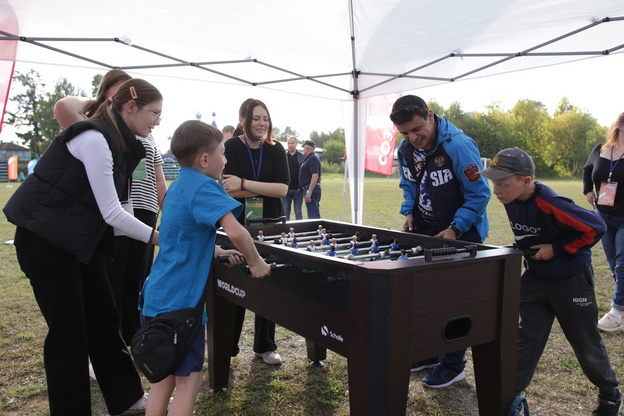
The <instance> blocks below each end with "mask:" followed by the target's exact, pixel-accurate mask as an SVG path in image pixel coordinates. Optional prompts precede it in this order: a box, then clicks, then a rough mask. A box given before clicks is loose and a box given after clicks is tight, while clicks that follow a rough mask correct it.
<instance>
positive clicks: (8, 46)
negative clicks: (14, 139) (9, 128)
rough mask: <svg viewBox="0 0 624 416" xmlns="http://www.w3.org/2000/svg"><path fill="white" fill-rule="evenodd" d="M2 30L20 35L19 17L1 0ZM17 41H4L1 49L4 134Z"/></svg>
mask: <svg viewBox="0 0 624 416" xmlns="http://www.w3.org/2000/svg"><path fill="white" fill-rule="evenodd" d="M0 28H2V30H3V31H5V32H8V33H11V34H13V35H18V34H19V30H18V24H17V17H16V16H15V12H14V11H13V8H12V7H11V5H10V4H9V2H8V0H0ZM17 42H18V41H16V40H7V41H2V47H1V48H0V106H2V107H0V108H1V109H2V111H0V132H2V124H3V122H4V112H5V111H6V104H7V101H8V99H9V90H10V89H11V80H12V79H13V71H14V70H15V54H16V53H17Z"/></svg>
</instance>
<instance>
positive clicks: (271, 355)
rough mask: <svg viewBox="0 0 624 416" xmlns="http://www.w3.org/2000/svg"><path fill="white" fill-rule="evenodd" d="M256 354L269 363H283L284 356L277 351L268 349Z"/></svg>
mask: <svg viewBox="0 0 624 416" xmlns="http://www.w3.org/2000/svg"><path fill="white" fill-rule="evenodd" d="M255 354H256V355H257V356H258V357H260V358H262V359H263V360H264V362H265V363H267V364H271V365H278V364H281V363H282V357H280V355H279V354H278V353H276V352H275V351H267V352H263V353H259V352H256V353H255Z"/></svg>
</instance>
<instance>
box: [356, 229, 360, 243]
mask: <svg viewBox="0 0 624 416" xmlns="http://www.w3.org/2000/svg"><path fill="white" fill-rule="evenodd" d="M355 241H360V232H359V231H356V232H355Z"/></svg>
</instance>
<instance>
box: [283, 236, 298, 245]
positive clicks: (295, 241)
mask: <svg viewBox="0 0 624 416" xmlns="http://www.w3.org/2000/svg"><path fill="white" fill-rule="evenodd" d="M286 245H287V246H288V247H292V248H297V246H298V245H299V243H298V242H297V237H293V239H292V243H290V244H286Z"/></svg>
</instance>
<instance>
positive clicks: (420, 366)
mask: <svg viewBox="0 0 624 416" xmlns="http://www.w3.org/2000/svg"><path fill="white" fill-rule="evenodd" d="M438 364H440V359H439V358H438V357H434V358H429V359H427V360H423V361H416V362H415V363H413V364H412V373H415V372H416V371H422V370H426V369H428V368H433V367H435V366H437V365H438Z"/></svg>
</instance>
